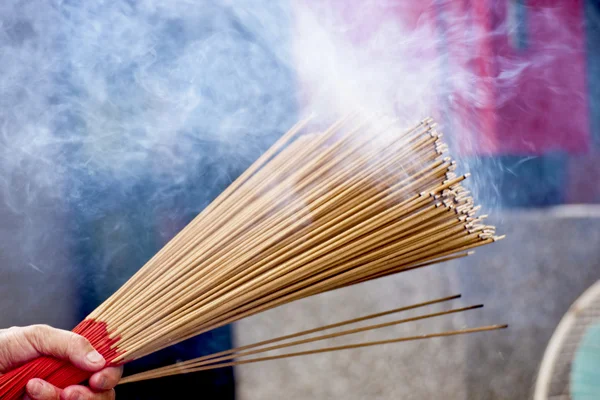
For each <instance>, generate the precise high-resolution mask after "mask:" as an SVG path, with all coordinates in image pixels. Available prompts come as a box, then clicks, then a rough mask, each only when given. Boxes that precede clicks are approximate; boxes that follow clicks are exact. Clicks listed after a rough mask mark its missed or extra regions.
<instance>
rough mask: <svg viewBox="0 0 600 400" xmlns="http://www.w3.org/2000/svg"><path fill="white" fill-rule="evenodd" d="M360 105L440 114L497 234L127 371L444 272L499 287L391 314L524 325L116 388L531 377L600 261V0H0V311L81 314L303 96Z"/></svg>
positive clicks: (399, 388)
mask: <svg viewBox="0 0 600 400" xmlns="http://www.w3.org/2000/svg"><path fill="white" fill-rule="evenodd" d="M355 107H361V108H366V109H367V110H369V111H383V112H386V113H389V114H393V115H396V116H398V118H399V119H400V120H401V121H402V122H403V123H406V124H411V123H413V122H415V121H416V120H419V119H422V118H424V117H426V116H428V115H433V116H434V117H435V118H436V119H437V120H438V121H439V123H440V126H441V129H442V130H443V131H444V132H445V134H446V137H448V140H449V141H450V143H451V146H452V151H453V153H454V155H455V157H456V158H457V159H458V160H459V162H460V163H461V168H463V169H465V170H469V171H470V172H471V173H472V174H473V176H472V178H471V183H470V185H471V189H472V190H473V191H474V193H475V195H476V201H478V202H479V203H481V204H482V205H483V206H484V208H485V209H486V210H489V213H490V219H491V220H492V223H494V224H495V225H497V227H498V231H499V232H500V233H506V234H507V239H506V240H504V241H502V242H499V243H497V244H495V245H493V246H489V247H490V248H489V249H487V248H486V249H482V250H479V251H477V252H476V254H475V255H474V256H472V257H469V258H468V259H466V260H458V261H453V262H448V263H445V264H443V265H437V266H433V267H430V268H427V269H424V270H418V271H412V272H407V273H404V274H400V275H397V276H394V277H390V278H384V279H380V280H377V281H374V282H368V283H365V284H361V285H358V286H356V287H352V288H347V289H343V290H339V291H336V292H332V293H327V294H325V295H320V296H317V297H315V298H311V299H306V300H303V301H301V302H298V303H295V304H291V305H288V306H285V307H282V308H279V309H275V310H271V311H268V312H266V313H263V314H261V315H258V316H255V317H251V318H248V319H246V320H243V321H241V322H239V323H237V324H235V325H234V326H230V327H225V328H221V329H218V330H217V331H214V332H209V333H206V334H204V335H201V336H200V337H198V338H195V339H193V340H189V341H187V342H185V343H183V344H180V345H178V346H175V347H174V348H171V349H167V350H165V351H162V352H160V353H159V354H156V355H153V356H150V357H147V358H145V359H142V360H139V361H137V362H135V363H133V364H132V365H130V366H128V367H127V370H126V371H127V373H132V372H136V371H141V370H144V369H147V368H152V367H156V366H160V365H165V364H168V363H173V362H176V361H177V360H183V359H187V358H192V357H194V356H200V355H203V354H208V353H212V352H215V351H219V350H223V349H227V348H230V347H231V346H233V345H243V344H247V343H251V342H254V341H258V340H262V339H268V338H270V337H274V336H277V335H281V334H285V333H289V332H294V331H297V330H299V329H304V328H310V327H314V326H319V325H323V324H327V323H331V322H336V321H339V320H343V319H346V318H352V317H356V316H360V315H363V314H368V313H373V312H377V311H382V310H385V309H389V308H394V307H398V306H402V305H407V304H411V303H415V302H419V301H425V300H429V299H433V298H437V297H442V296H446V295H450V294H454V293H463V295H464V301H465V302H467V303H477V302H483V303H485V305H486V307H485V308H484V309H483V310H481V311H477V312H473V314H467V315H464V316H463V315H460V316H457V317H455V318H449V319H446V320H443V321H441V320H440V321H434V322H431V323H427V324H425V323H423V324H415V325H411V326H405V327H398V328H395V329H391V330H390V331H389V332H387V333H384V334H383V336H377V337H378V338H379V337H386V336H385V335H386V334H387V335H389V337H394V336H398V334H399V333H401V334H416V333H425V332H427V331H435V330H436V329H440V328H443V329H457V328H460V327H463V326H466V325H475V324H487V323H508V324H510V328H509V329H508V330H505V331H501V332H492V333H487V334H476V335H470V336H465V337H457V338H445V339H435V340H430V341H427V342H419V343H405V344H397V345H389V346H385V347H380V348H370V349H364V350H352V351H347V352H341V353H334V354H322V355H314V356H310V357H305V358H297V359H290V360H279V361H272V362H268V363H262V364H255V365H248V366H241V367H239V368H236V369H235V370H234V369H231V368H229V369H223V370H216V371H213V372H203V373H197V374H193V375H190V376H181V377H174V378H164V379H162V380H157V381H156V382H152V381H150V382H145V383H138V384H133V385H126V386H123V387H120V388H118V392H117V393H118V398H119V399H160V398H172V397H175V396H185V397H186V398H219V399H221V398H222V399H233V398H238V399H279V398H282V397H285V398H287V399H304V398H316V399H337V398H346V399H365V398H372V399H397V398H403V399H428V398H442V397H443V398H453V399H524V398H529V397H530V396H532V394H533V388H534V384H535V380H536V375H537V371H538V368H539V364H540V362H541V359H542V356H543V354H544V350H545V348H546V345H547V343H548V341H549V339H550V337H551V336H552V333H553V331H554V329H555V328H556V325H557V324H558V322H559V321H560V319H561V317H562V316H563V315H564V313H565V312H566V311H567V309H568V308H569V306H570V305H571V304H572V303H573V301H574V300H575V299H576V298H577V297H579V295H580V294H581V293H582V292H583V291H584V290H585V289H587V288H588V287H589V286H591V285H592V284H593V283H594V282H595V281H596V280H598V279H599V278H600V246H599V245H598V244H599V243H600V207H599V206H598V203H599V202H600V164H599V163H598V162H597V160H598V155H599V154H600V1H598V0H569V1H562V0H500V1H492V0H485V1H475V0H422V1H420V2H413V1H408V0H406V1H401V0H397V1H391V0H388V1H385V0H380V1H376V0H370V1H361V2H349V1H344V0H302V1H287V0H282V1H249V0H242V1H235V2H234V1H226V0H223V1H217V0H215V1H203V2H196V1H185V0H140V1H134V0H112V1H102V0H96V1H82V0H22V1H18V0H7V1H2V2H1V3H0V327H8V326H12V325H27V324H34V323H47V324H51V325H53V326H56V327H60V328H64V329H71V328H72V327H73V326H74V325H75V324H76V323H77V322H78V321H80V320H81V319H83V318H84V317H85V316H86V315H87V314H88V313H89V312H90V311H91V310H93V309H94V308H95V307H96V306H97V305H98V304H99V303H100V302H102V301H103V300H104V299H106V298H107V297H108V296H109V295H110V294H111V293H112V292H113V291H115V290H116V289H117V288H118V287H119V286H120V285H122V284H123V283H124V282H125V281H126V280H127V278H128V277H129V276H131V275H132V274H133V272H134V271H136V270H137V269H139V268H140V267H141V266H142V265H143V264H144V263H145V262H146V261H147V260H148V259H149V258H150V257H151V256H152V255H153V254H154V253H155V252H156V251H157V250H159V249H160V248H161V246H162V245H164V244H165V243H166V242H167V241H168V240H169V239H170V238H171V237H172V236H173V235H174V234H175V233H176V232H178V230H180V229H181V228H182V227H184V226H185V224H186V223H187V222H188V221H190V220H191V219H192V218H193V217H194V216H195V215H196V214H197V213H198V212H200V211H201V210H202V209H203V208H204V207H205V206H206V205H207V204H209V203H210V201H211V200H212V199H213V198H214V197H216V196H217V195H218V194H219V193H220V192H221V191H222V190H223V189H224V188H225V187H226V186H227V185H228V184H229V183H230V182H231V181H232V180H233V179H235V177H236V176H237V175H239V174H240V173H241V172H243V171H244V169H245V168H246V167H247V166H249V165H250V163H251V162H252V161H254V159H256V158H257V157H258V156H259V155H260V154H261V152H263V151H264V150H266V149H267V148H268V147H269V145H270V144H272V143H273V142H274V141H275V140H276V139H277V138H278V137H279V136H280V135H282V134H283V133H284V132H285V131H286V130H287V129H288V128H289V127H291V125H292V124H293V123H294V122H296V121H297V120H298V118H300V117H301V116H302V115H304V114H305V113H307V112H316V113H317V114H318V115H322V116H325V117H326V118H327V117H329V116H331V115H336V114H338V113H340V112H344V111H348V110H350V109H353V108H355ZM367 337H368V338H369V339H372V337H371V336H370V334H365V335H364V336H362V337H357V338H355V340H356V341H363V340H364V339H366V338H367ZM373 338H375V336H373ZM330 344H331V343H328V345H330Z"/></svg>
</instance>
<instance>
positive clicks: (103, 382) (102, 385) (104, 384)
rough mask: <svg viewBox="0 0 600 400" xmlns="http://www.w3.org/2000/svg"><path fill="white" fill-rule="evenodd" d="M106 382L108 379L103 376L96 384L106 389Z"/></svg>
mask: <svg viewBox="0 0 600 400" xmlns="http://www.w3.org/2000/svg"><path fill="white" fill-rule="evenodd" d="M107 383H108V379H106V377H105V376H103V377H102V378H100V382H98V386H99V388H100V389H106V384H107Z"/></svg>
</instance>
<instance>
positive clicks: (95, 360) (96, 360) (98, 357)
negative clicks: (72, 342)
mask: <svg viewBox="0 0 600 400" xmlns="http://www.w3.org/2000/svg"><path fill="white" fill-rule="evenodd" d="M86 358H87V360H88V361H89V362H91V363H92V364H100V363H101V362H103V361H104V357H102V354H100V353H98V352H97V351H96V350H94V351H90V352H89V353H87V356H86ZM74 400H75V399H74Z"/></svg>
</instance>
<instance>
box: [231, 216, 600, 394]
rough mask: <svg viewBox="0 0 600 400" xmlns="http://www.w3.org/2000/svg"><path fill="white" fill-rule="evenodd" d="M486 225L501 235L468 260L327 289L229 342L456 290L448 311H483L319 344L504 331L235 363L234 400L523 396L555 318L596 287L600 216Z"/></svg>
mask: <svg viewBox="0 0 600 400" xmlns="http://www.w3.org/2000/svg"><path fill="white" fill-rule="evenodd" d="M493 222H494V223H496V225H497V226H498V227H499V232H502V233H506V234H507V235H508V237H507V239H506V240H504V241H501V242H499V243H496V244H495V245H492V246H488V247H487V248H484V249H480V250H478V251H477V252H476V254H475V255H473V256H471V257H469V258H467V259H463V260H457V261H453V262H448V263H445V264H442V265H437V266H433V267H429V268H426V269H422V270H417V271H411V272H407V273H404V274H399V275H397V276H394V277H389V278H384V279H381V280H378V281H374V282H369V283H365V284H362V285H358V286H355V287H352V288H347V289H343V290H340V291H336V292H333V293H327V294H325V295H321V296H317V297H314V298H311V299H306V300H303V301H300V302H297V303H294V304H290V305H287V306H284V307H281V308H278V309H275V310H271V311H269V312H266V313H263V314H261V315H258V316H255V317H252V318H248V319H246V320H243V321H241V322H239V323H237V324H236V329H235V332H236V341H237V343H238V344H240V345H241V344H247V343H252V342H255V341H258V340H262V339H267V338H270V337H275V336H278V335H281V334H285V333H288V332H295V331H298V330H302V329H305V328H309V327H313V326H319V325H323V324H327V323H331V322H335V321H339V320H344V319H347V318H352V317H356V316H360V315H363V314H368V313H372V312H377V311H381V310H385V309H389V308H394V307H397V306H399V305H404V304H410V303H414V302H418V301H422V300H427V299H431V298H435V297H441V296H445V295H447V294H452V293H455V292H460V293H463V296H464V297H463V299H462V300H459V301H456V302H455V304H465V305H466V304H472V303H479V302H483V303H485V305H486V306H485V308H484V309H482V310H476V311H469V312H468V314H461V315H456V316H454V317H453V318H448V317H442V318H440V319H437V320H430V321H427V322H421V323H419V324H407V325H404V326H398V327H396V328H391V329H389V328H388V329H386V330H385V331H382V332H380V333H369V334H366V333H365V334H358V335H356V336H353V337H351V338H349V339H347V340H346V341H343V340H331V341H327V342H324V344H325V345H327V346H331V345H335V344H337V343H345V342H352V341H364V340H373V339H376V338H391V337H394V336H400V335H411V334H417V333H422V332H430V331H436V330H439V329H455V328H462V327H464V326H475V325H484V324H491V323H509V324H510V327H509V329H508V330H504V331H498V332H490V333H478V334H473V335H468V336H462V337H455V338H442V339H434V340H429V341H423V342H411V343H403V344H391V345H385V346H382V347H377V348H367V349H356V350H346V351H343V352H338V353H329V354H321V355H311V356H306V357H301V358H295V359H288V360H277V361H268V362H264V363H259V364H253V365H245V366H239V367H237V369H236V376H237V381H238V398H239V399H240V400H254V399H261V400H266V399H281V398H285V399H290V400H293V399H307V398H312V399H339V398H343V399H346V400H352V399H357V400H358V399H433V398H451V399H469V400H470V399H526V398H529V397H530V396H531V394H532V390H533V384H534V382H535V377H536V373H537V368H538V366H539V363H540V361H541V358H542V355H543V352H544V350H545V347H546V344H547V342H548V340H549V339H550V336H551V335H552V333H553V331H554V329H555V327H556V325H557V324H558V322H559V321H560V318H561V317H562V315H563V314H564V313H565V312H566V311H567V309H568V308H569V306H570V304H571V303H572V302H573V301H575V300H576V298H577V297H578V296H579V295H580V294H581V293H582V292H583V291H584V290H585V289H586V288H587V287H589V286H590V285H591V284H592V283H593V282H595V281H596V280H597V279H600V209H599V208H598V207H595V206H585V207H584V206H569V207H560V208H556V209H545V210H537V211H514V212H506V213H504V214H502V215H498V216H496V218H495V220H494V221H493ZM441 308H442V307H441V306H440V307H434V309H441ZM391 319H394V318H393V317H391V318H386V319H385V320H391Z"/></svg>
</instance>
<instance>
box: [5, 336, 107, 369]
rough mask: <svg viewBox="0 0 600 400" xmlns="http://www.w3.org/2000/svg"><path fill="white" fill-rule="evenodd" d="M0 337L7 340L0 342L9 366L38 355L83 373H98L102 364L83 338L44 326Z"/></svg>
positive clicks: (102, 360) (98, 355)
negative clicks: (3, 342)
mask: <svg viewBox="0 0 600 400" xmlns="http://www.w3.org/2000/svg"><path fill="white" fill-rule="evenodd" d="M3 336H6V337H7V338H5V339H4V341H6V342H7V343H5V345H6V346H4V348H5V350H4V351H3V353H5V355H6V354H8V357H7V358H8V359H9V360H10V362H11V363H12V364H20V363H24V362H27V361H30V360H32V359H34V358H37V357H39V356H40V355H47V356H52V357H55V358H59V359H63V360H69V361H70V362H71V364H73V365H74V366H76V367H78V368H80V369H83V370H86V371H98V370H100V369H102V367H104V365H105V364H106V361H105V360H104V358H103V357H102V355H101V354H100V353H98V352H97V351H96V350H95V349H94V348H93V347H92V345H91V344H90V342H89V341H88V340H87V339H86V338H84V337H83V336H80V335H77V334H75V333H73V332H69V331H64V330H60V329H55V328H52V327H50V326H47V325H32V326H28V327H24V328H11V329H8V330H7V331H5V332H4V334H3ZM0 346H2V339H1V337H0ZM6 348H7V349H8V350H6ZM2 364H5V363H2Z"/></svg>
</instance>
